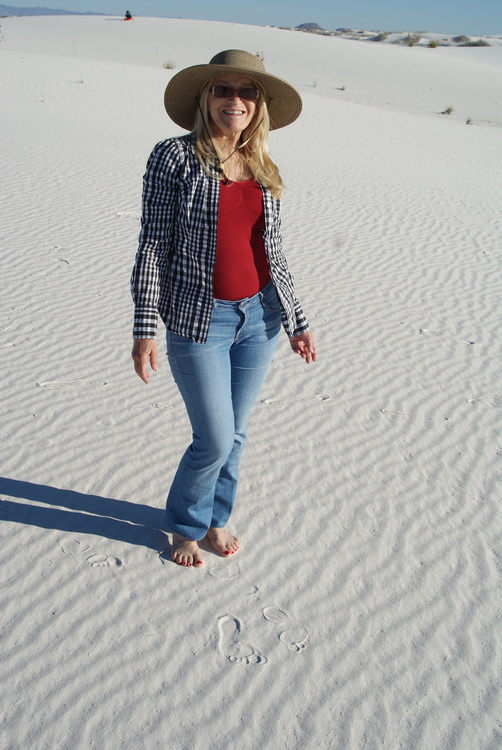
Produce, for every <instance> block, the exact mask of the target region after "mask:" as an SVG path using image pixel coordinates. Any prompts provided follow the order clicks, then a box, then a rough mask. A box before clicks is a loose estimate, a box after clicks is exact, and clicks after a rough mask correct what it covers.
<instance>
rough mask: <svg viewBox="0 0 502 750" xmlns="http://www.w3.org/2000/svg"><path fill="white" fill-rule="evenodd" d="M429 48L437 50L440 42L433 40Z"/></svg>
mask: <svg viewBox="0 0 502 750" xmlns="http://www.w3.org/2000/svg"><path fill="white" fill-rule="evenodd" d="M427 46H428V47H430V48H431V49H435V48H436V47H438V46H439V42H438V40H437V39H431V40H430V42H429V44H428V45H427Z"/></svg>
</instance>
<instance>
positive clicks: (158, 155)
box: [131, 139, 182, 339]
mask: <svg viewBox="0 0 502 750" xmlns="http://www.w3.org/2000/svg"><path fill="white" fill-rule="evenodd" d="M181 163H182V160H181V158H180V146H178V145H177V144H176V142H175V141H174V139H171V140H168V141H162V142H161V143H158V144H157V145H156V146H155V148H154V149H153V151H152V153H151V154H150V157H149V159H148V162H147V166H146V172H145V174H144V177H143V206H142V216H141V232H140V235H139V245H138V251H137V253H136V260H135V264H134V268H133V271H132V276H131V293H132V298H133V301H134V306H135V312H134V328H133V338H135V339H143V338H147V339H154V338H155V337H156V335H157V323H158V304H159V297H160V284H161V278H162V276H163V275H165V271H166V268H167V264H168V261H169V249H170V244H171V237H172V226H173V220H174V212H175V205H176V201H175V196H176V191H177V186H178V184H179V175H180V167H181Z"/></svg>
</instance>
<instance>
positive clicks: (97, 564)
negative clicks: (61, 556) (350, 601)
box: [61, 539, 124, 568]
mask: <svg viewBox="0 0 502 750" xmlns="http://www.w3.org/2000/svg"><path fill="white" fill-rule="evenodd" d="M61 549H62V550H63V552H64V553H65V554H67V555H72V557H74V558H75V560H76V561H77V562H79V563H85V564H86V565H89V566H90V567H91V568H106V567H107V568H120V567H121V566H122V565H123V564H124V563H123V562H122V560H119V558H118V557H112V556H111V555H104V554H102V555H100V554H89V553H90V551H91V549H92V547H91V546H88V547H86V546H85V545H84V544H82V543H81V542H79V541H77V540H76V539H63V540H62V542H61Z"/></svg>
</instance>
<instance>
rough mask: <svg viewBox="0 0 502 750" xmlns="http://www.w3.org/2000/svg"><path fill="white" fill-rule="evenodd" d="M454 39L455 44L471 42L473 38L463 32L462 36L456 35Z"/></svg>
mask: <svg viewBox="0 0 502 750" xmlns="http://www.w3.org/2000/svg"><path fill="white" fill-rule="evenodd" d="M452 41H453V42H455V44H465V42H470V41H471V38H470V37H469V36H465V35H464V34H461V35H460V36H454V37H453V39H452Z"/></svg>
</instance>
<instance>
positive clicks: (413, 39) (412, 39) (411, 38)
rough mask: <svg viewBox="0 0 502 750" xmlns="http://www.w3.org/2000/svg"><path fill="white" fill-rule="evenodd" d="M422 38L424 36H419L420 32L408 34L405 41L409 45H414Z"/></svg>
mask: <svg viewBox="0 0 502 750" xmlns="http://www.w3.org/2000/svg"><path fill="white" fill-rule="evenodd" d="M421 38H422V37H421V36H419V35H418V34H408V36H407V37H406V39H405V42H406V44H407V45H408V47H414V46H415V44H418V43H419V41H420V39H421Z"/></svg>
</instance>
